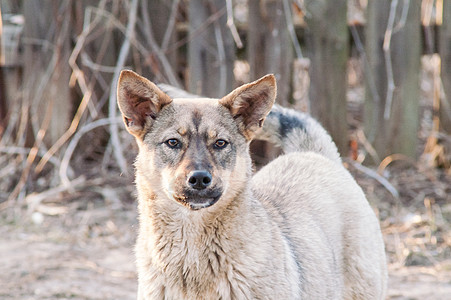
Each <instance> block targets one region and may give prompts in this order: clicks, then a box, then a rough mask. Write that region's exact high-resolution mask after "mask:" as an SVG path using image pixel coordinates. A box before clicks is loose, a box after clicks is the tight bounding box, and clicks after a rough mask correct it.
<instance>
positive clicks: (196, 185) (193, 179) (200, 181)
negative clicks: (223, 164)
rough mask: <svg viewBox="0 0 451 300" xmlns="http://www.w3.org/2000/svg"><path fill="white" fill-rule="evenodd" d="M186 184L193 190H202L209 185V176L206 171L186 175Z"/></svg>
mask: <svg viewBox="0 0 451 300" xmlns="http://www.w3.org/2000/svg"><path fill="white" fill-rule="evenodd" d="M188 184H189V186H191V187H192V188H193V189H196V190H203V189H205V188H206V187H207V186H209V185H210V184H211V174H210V172H207V171H193V172H191V173H190V174H189V175H188Z"/></svg>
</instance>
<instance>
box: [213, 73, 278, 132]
mask: <svg viewBox="0 0 451 300" xmlns="http://www.w3.org/2000/svg"><path fill="white" fill-rule="evenodd" d="M276 93H277V86H276V78H275V77H274V75H272V74H270V75H266V76H264V77H262V78H260V79H259V80H256V81H254V82H251V83H248V84H245V85H242V86H240V87H239V88H236V89H235V90H233V91H232V92H231V93H230V94H228V95H227V96H225V97H224V98H222V99H221V100H219V103H220V104H222V105H223V106H225V107H226V108H227V109H229V111H230V113H231V114H232V116H233V118H234V119H235V120H236V121H237V122H238V125H239V126H240V130H241V132H242V133H243V134H244V136H245V137H246V138H247V139H248V140H251V139H252V138H253V137H254V135H255V132H256V131H257V130H258V129H259V128H261V127H262V126H263V121H264V120H265V118H266V116H267V115H268V113H269V112H270V110H271V108H272V106H273V104H274V101H275V99H276Z"/></svg>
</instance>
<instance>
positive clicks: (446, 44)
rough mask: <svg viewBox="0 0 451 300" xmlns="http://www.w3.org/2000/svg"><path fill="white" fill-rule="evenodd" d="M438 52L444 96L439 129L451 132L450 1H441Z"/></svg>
mask: <svg viewBox="0 0 451 300" xmlns="http://www.w3.org/2000/svg"><path fill="white" fill-rule="evenodd" d="M439 41H440V45H439V47H440V48H439V53H440V58H441V63H442V65H441V74H442V82H443V89H444V91H445V95H446V98H445V99H442V103H441V105H440V129H441V130H442V131H444V132H446V133H449V134H450V133H451V2H450V1H443V22H442V25H441V27H440V39H439Z"/></svg>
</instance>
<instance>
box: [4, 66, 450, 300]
mask: <svg viewBox="0 0 451 300" xmlns="http://www.w3.org/2000/svg"><path fill="white" fill-rule="evenodd" d="M429 60H430V58H425V59H424V60H423V63H424V71H423V73H422V78H423V79H422V81H421V82H422V85H421V89H422V94H423V97H422V121H421V129H420V132H419V138H420V139H421V143H420V145H419V151H418V153H420V155H419V157H420V159H419V160H418V161H416V162H412V161H410V160H408V159H405V158H403V157H395V156H393V157H388V158H387V159H388V160H387V161H386V160H384V161H386V162H387V163H386V164H383V165H381V166H379V167H380V170H379V171H380V172H379V173H376V172H375V170H374V168H373V169H367V168H365V167H362V166H361V165H360V164H356V163H353V162H352V161H350V160H345V165H346V167H347V168H348V169H349V171H350V172H351V173H352V174H353V175H354V176H355V178H356V180H357V182H358V183H359V184H360V185H361V186H362V188H363V190H364V191H365V193H366V195H367V197H368V200H369V202H370V204H371V205H372V207H373V208H374V210H375V212H376V214H377V215H378V217H379V219H380V222H381V228H382V232H383V234H384V239H385V244H386V253H387V259H388V264H389V276H390V278H389V290H388V299H392V300H415V299H418V300H420V299H428V300H448V299H450V300H451V172H450V170H449V169H448V171H447V170H446V168H439V167H437V166H435V165H433V163H432V162H433V160H434V157H432V156H431V155H433V154H434V153H436V154H437V153H441V152H440V148H439V147H435V148H430V149H429V152H427V151H425V149H427V147H426V144H427V142H428V138H429V137H430V136H432V134H431V124H432V116H433V113H432V111H433V109H432V104H431V102H432V101H431V98H430V97H429V96H428V95H431V94H432V87H433V84H432V80H431V74H432V73H433V72H432V69H430V68H429V69H428V65H429V64H427V62H428V61H429ZM425 62H426V63H425ZM356 65H357V67H356V69H355V71H353V70H354V69H353V65H352V64H351V65H350V72H349V73H350V74H351V75H352V74H353V72H354V73H356V76H355V77H356V78H361V77H362V76H361V75H359V72H360V73H361V72H362V71H361V70H360V71H359V67H358V64H356ZM351 77H352V76H351ZM304 90H308V89H306V88H304ZM363 95H364V91H363V88H362V83H361V82H356V83H355V86H352V87H351V88H350V90H349V93H348V98H349V103H348V104H349V107H348V108H349V112H350V113H349V116H348V117H349V120H348V123H349V124H350V127H351V131H353V132H352V133H351V136H353V137H354V138H355V139H356V141H357V142H358V144H359V145H360V147H363V146H362V140H361V139H359V128H361V120H362V111H363V103H362V99H364V96H363ZM301 102H302V101H301ZM301 109H302V107H301ZM127 136H128V135H127ZM448 139H449V141H450V142H451V138H450V137H448ZM130 140H131V142H133V140H132V139H131V138H130ZM85 143H86V144H88V145H89V144H90V143H94V140H92V139H91V140H86V141H85ZM436 150H437V151H436ZM85 151H86V150H85ZM448 155H449V154H448ZM102 157H103V156H101V157H100V158H99V156H92V158H91V159H90V161H92V162H96V161H98V160H102ZM133 157H134V154H133V153H131V155H130V157H129V159H130V163H131V162H132V161H133ZM103 159H104V158H103ZM1 161H2V162H3V165H1V164H0V167H2V166H6V167H8V168H9V169H7V170H6V169H5V170H4V171H3V174H7V173H6V171H8V172H15V174H14V175H11V176H10V175H8V176H3V177H2V178H0V299H135V298H136V289H137V281H136V273H135V266H134V255H133V247H134V242H135V237H136V231H137V218H136V217H137V215H136V203H135V201H134V200H133V199H134V196H133V195H134V188H133V185H132V181H133V179H132V178H131V176H129V177H127V176H123V177H119V176H118V175H117V174H118V172H117V170H116V171H114V172H104V170H103V169H102V168H100V167H99V164H94V165H93V166H91V168H88V169H89V170H88V172H85V170H86V169H87V168H86V165H85V163H86V161H82V162H81V163H80V162H79V161H77V162H73V163H72V166H73V167H74V168H76V167H77V165H81V166H80V169H83V171H84V172H78V174H80V173H82V174H83V175H82V176H86V178H87V179H84V178H82V177H79V178H78V179H74V180H73V181H72V183H73V184H75V182H77V184H76V185H74V186H73V188H72V190H59V189H57V188H56V189H55V188H52V189H50V190H49V187H50V186H54V185H52V184H51V183H52V182H54V181H53V179H52V175H51V174H52V173H48V174H49V175H48V176H47V177H46V178H45V179H43V178H41V181H42V182H41V183H40V179H37V180H35V181H30V182H29V185H30V190H32V191H37V192H41V194H31V195H27V196H26V197H25V198H24V197H22V199H23V198H24V199H23V200H21V201H22V202H21V203H12V204H13V205H11V206H12V208H9V209H4V207H3V204H4V203H5V202H4V201H6V199H7V198H8V192H10V191H11V190H12V189H13V188H14V184H15V182H17V178H19V177H20V175H21V172H22V170H21V169H18V168H17V167H16V165H17V164H16V163H17V161H18V159H15V160H13V158H11V159H8V157H5V158H4V159H3V160H1ZM10 161H12V162H13V163H11V164H10V163H9V162H10ZM447 161H449V159H448V160H447ZM130 166H131V164H130ZM6 167H5V168H6ZM381 167H382V168H381ZM100 169H102V170H103V171H102V170H100ZM130 173H133V170H132V167H130ZM8 174H9V173H8ZM15 180H16V181H15ZM384 180H386V182H385V183H384ZM384 184H385V186H384ZM41 196H42V197H41ZM2 207H3V208H2Z"/></svg>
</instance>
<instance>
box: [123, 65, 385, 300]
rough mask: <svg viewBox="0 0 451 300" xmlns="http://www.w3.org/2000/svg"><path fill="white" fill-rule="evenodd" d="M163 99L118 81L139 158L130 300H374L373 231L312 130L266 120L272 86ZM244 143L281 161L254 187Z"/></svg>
mask: <svg viewBox="0 0 451 300" xmlns="http://www.w3.org/2000/svg"><path fill="white" fill-rule="evenodd" d="M168 94H171V93H170V92H168V93H165V92H163V91H162V90H161V89H160V88H158V87H157V86H156V85H155V84H153V83H152V82H150V81H148V80H147V79H145V78H143V77H141V76H139V75H137V74H136V73H134V72H132V71H123V72H122V73H121V77H120V79H119V82H118V104H119V107H120V110H121V112H122V114H123V117H124V122H125V125H126V127H127V130H128V131H129V132H130V133H131V134H133V135H134V136H135V137H136V141H137V143H138V146H139V154H138V157H137V159H136V163H135V166H136V185H137V189H138V198H139V208H138V209H139V218H140V220H139V221H140V227H139V236H138V241H137V245H136V257H137V266H138V276H139V291H138V299H384V297H385V292H386V279H387V270H386V261H385V253H384V244H383V240H382V236H381V231H380V228H379V224H378V220H377V218H376V217H375V215H374V213H373V211H372V209H371V208H370V206H369V204H368V202H367V200H366V198H365V196H364V194H363V192H362V190H361V189H360V188H359V186H358V185H357V184H356V182H355V181H354V179H353V178H352V177H351V175H350V174H349V173H348V172H347V171H346V169H345V168H344V167H343V166H342V165H341V160H340V157H339V155H338V152H337V149H336V147H335V145H334V143H333V142H332V140H331V138H330V137H329V135H328V134H327V133H326V132H325V130H324V129H323V128H322V127H321V126H320V125H319V124H318V123H317V122H316V121H314V120H313V119H311V118H310V117H308V116H307V115H304V114H300V113H297V112H294V111H291V110H288V109H284V108H281V107H278V106H274V108H273V110H272V111H271V113H269V112H270V110H271V108H272V106H273V103H274V99H275V97H276V82H275V79H274V76H272V75H267V76H265V77H263V78H262V79H260V80H258V81H255V82H252V83H250V84H246V85H243V86H241V87H239V88H237V89H236V90H234V91H233V92H231V93H230V94H229V95H227V96H225V97H224V98H222V99H219V100H218V99H204V98H195V97H191V96H190V95H189V94H186V93H185V94H183V96H184V97H185V98H177V97H174V96H173V95H172V97H170V96H169V95H168ZM175 94H177V93H175ZM268 113H269V115H268ZM267 115H268V117H267ZM266 117H267V120H266V121H265V123H264V124H265V125H264V126H263V121H264V120H265V118H266ZM262 126H263V130H261V127H262ZM254 137H257V138H262V139H267V140H271V141H273V142H275V143H277V144H278V145H280V146H281V147H282V149H283V150H284V151H285V153H286V154H285V155H282V156H280V157H279V158H277V159H275V160H274V161H272V162H271V163H269V164H268V165H267V166H265V167H263V168H262V169H261V170H260V171H259V172H257V173H256V174H255V175H252V166H251V158H250V155H249V143H250V141H251V140H252V138H254ZM193 174H195V175H193ZM199 174H201V175H199Z"/></svg>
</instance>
